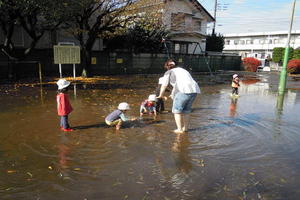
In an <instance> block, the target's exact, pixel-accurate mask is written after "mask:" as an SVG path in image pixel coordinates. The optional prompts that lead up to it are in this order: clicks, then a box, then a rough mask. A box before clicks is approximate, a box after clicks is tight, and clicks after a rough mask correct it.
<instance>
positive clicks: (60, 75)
mask: <svg viewBox="0 0 300 200" xmlns="http://www.w3.org/2000/svg"><path fill="white" fill-rule="evenodd" d="M58 66H59V77H60V78H62V73H61V64H58Z"/></svg>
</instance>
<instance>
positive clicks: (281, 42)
mask: <svg viewBox="0 0 300 200" xmlns="http://www.w3.org/2000/svg"><path fill="white" fill-rule="evenodd" d="M287 35H288V32H287V31H275V32H256V33H239V34H224V38H225V45H224V50H223V52H224V53H235V54H238V55H240V56H242V57H254V58H258V59H266V58H268V57H270V58H272V55H273V48H275V47H286V42H287ZM290 46H291V47H292V48H294V49H297V48H299V47H300V30H296V31H292V33H291V40H290Z"/></svg>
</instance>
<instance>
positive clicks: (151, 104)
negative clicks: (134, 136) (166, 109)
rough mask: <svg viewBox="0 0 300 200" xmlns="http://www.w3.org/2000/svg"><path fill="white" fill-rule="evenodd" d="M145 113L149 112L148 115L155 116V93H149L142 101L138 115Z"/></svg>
mask: <svg viewBox="0 0 300 200" xmlns="http://www.w3.org/2000/svg"><path fill="white" fill-rule="evenodd" d="M145 113H149V114H150V115H152V114H154V117H156V115H157V113H156V95H155V94H150V95H149V97H148V99H146V100H145V101H143V102H142V104H141V107H140V116H143V115H144V114H145Z"/></svg>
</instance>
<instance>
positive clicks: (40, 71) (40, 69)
mask: <svg viewBox="0 0 300 200" xmlns="http://www.w3.org/2000/svg"><path fill="white" fill-rule="evenodd" d="M39 78H40V84H41V85H42V65H41V63H40V62H39Z"/></svg>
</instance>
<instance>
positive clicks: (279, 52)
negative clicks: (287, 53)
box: [272, 47, 284, 63]
mask: <svg viewBox="0 0 300 200" xmlns="http://www.w3.org/2000/svg"><path fill="white" fill-rule="evenodd" d="M283 56H284V48H283V47H275V48H274V49H273V58H272V59H273V61H274V62H275V63H280V62H282V57H283Z"/></svg>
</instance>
